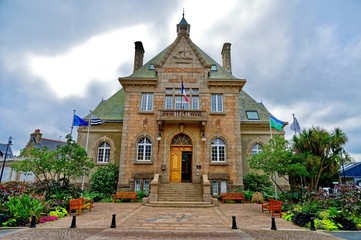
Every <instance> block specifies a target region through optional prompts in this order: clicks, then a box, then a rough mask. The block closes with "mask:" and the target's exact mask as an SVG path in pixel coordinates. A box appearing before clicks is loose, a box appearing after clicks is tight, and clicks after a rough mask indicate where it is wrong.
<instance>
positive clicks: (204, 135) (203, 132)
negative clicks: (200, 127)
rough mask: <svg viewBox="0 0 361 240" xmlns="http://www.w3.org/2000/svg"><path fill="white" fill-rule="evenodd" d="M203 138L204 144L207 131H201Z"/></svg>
mask: <svg viewBox="0 0 361 240" xmlns="http://www.w3.org/2000/svg"><path fill="white" fill-rule="evenodd" d="M201 138H202V141H203V142H205V141H206V132H205V131H201Z"/></svg>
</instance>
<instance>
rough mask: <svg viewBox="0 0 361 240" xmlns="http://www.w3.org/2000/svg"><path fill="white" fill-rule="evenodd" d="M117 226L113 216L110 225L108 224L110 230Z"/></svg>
mask: <svg viewBox="0 0 361 240" xmlns="http://www.w3.org/2000/svg"><path fill="white" fill-rule="evenodd" d="M116 226H117V225H115V214H113V217H112V223H111V224H110V228H115V227H116Z"/></svg>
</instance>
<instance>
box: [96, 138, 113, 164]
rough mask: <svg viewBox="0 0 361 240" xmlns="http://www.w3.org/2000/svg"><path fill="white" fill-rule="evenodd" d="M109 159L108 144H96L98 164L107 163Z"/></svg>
mask: <svg viewBox="0 0 361 240" xmlns="http://www.w3.org/2000/svg"><path fill="white" fill-rule="evenodd" d="M109 159H110V144H109V143H108V142H101V143H99V144H98V159H97V162H98V163H107V162H109Z"/></svg>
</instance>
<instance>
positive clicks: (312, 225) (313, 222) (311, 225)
mask: <svg viewBox="0 0 361 240" xmlns="http://www.w3.org/2000/svg"><path fill="white" fill-rule="evenodd" d="M314 220H315V217H310V222H311V224H310V230H311V231H316V228H315V221H314Z"/></svg>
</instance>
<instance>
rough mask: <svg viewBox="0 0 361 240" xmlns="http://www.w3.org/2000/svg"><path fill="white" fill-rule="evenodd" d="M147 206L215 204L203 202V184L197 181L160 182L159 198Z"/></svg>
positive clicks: (203, 205) (204, 205)
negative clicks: (196, 182)
mask: <svg viewBox="0 0 361 240" xmlns="http://www.w3.org/2000/svg"><path fill="white" fill-rule="evenodd" d="M146 205H147V206H153V207H212V206H214V205H213V204H211V203H209V202H203V189H202V185H201V184H195V183H169V184H159V187H158V199H157V201H155V202H149V203H148V204H146Z"/></svg>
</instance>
